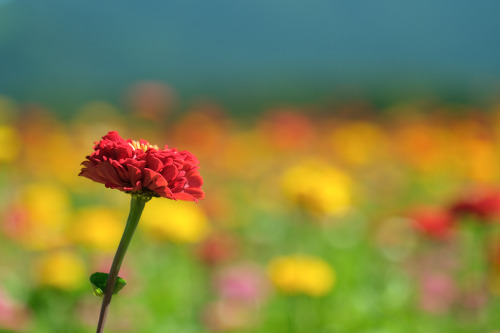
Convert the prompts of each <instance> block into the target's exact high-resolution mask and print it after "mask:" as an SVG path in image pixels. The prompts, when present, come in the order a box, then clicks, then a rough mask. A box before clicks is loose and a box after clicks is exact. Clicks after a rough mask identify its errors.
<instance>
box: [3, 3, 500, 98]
mask: <svg viewBox="0 0 500 333" xmlns="http://www.w3.org/2000/svg"><path fill="white" fill-rule="evenodd" d="M0 1H1V0H0ZM498 13H500V2H498V1H494V0H484V1H478V2H471V1H452V0H434V1H431V0H422V1H401V0H379V1H369V0H350V1H331V0H330V1H327V0H309V1H305V0H302V1H298V0H252V1H246V0H210V1H207V0H182V1H181V0H178V1H169V2H160V1H148V0H146V1H140V2H138V1H128V0H123V1H117V0H110V1H97V0H87V1H77V0H44V1H28V0H10V1H5V0H3V1H1V2H0V73H3V74H1V75H0V93H4V94H7V95H10V96H13V97H15V98H18V99H20V100H35V101H42V102H46V103H49V104H51V103H56V104H57V101H63V100H74V101H75V103H80V102H82V101H84V100H86V99H107V98H110V99H113V98H115V99H116V98H118V95H119V94H120V92H122V91H123V90H124V89H126V87H127V86H129V85H130V84H132V83H133V82H135V81H137V80H160V81H164V82H168V83H170V84H171V85H173V86H174V87H175V88H176V89H178V90H179V92H180V93H181V95H182V94H184V95H186V96H196V95H214V96H215V97H216V98H220V99H224V98H226V97H227V96H229V95H231V94H232V93H234V94H236V95H237V94H240V95H241V94H242V92H244V91H247V92H248V91H252V92H253V94H250V96H254V95H259V94H264V95H265V94H269V95H272V94H276V96H279V95H280V91H282V93H284V92H285V91H287V90H288V91H294V92H298V93H299V94H300V93H301V92H302V93H304V94H308V93H311V92H313V91H315V90H320V91H325V92H326V91H328V90H329V89H334V87H336V86H342V85H354V86H359V87H361V88H363V89H367V90H370V89H374V88H378V87H382V86H383V87H388V88H387V89H392V87H398V89H401V90H405V89H406V90H412V89H416V90H418V89H424V90H425V89H430V90H432V89H433V87H441V86H446V85H449V86H452V87H462V88H464V87H465V89H469V90H474V89H488V87H489V86H492V85H495V84H497V83H498V82H499V80H500V60H499V59H500V20H499V19H498ZM429 87H430V88H429ZM285 95H286V94H285ZM241 96H242V98H244V97H245V95H244V94H243V95H241ZM283 98H284V97H283Z"/></svg>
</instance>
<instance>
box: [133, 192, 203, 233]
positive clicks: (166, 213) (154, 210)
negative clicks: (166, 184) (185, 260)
mask: <svg viewBox="0 0 500 333" xmlns="http://www.w3.org/2000/svg"><path fill="white" fill-rule="evenodd" d="M140 225H141V228H144V229H146V231H147V232H149V233H150V234H151V235H152V236H154V237H157V238H160V239H168V240H171V241H173V242H178V243H196V242H199V241H201V240H203V239H204V238H205V237H206V236H207V234H208V232H209V229H210V227H209V223H208V220H207V217H206V216H205V214H204V213H203V211H202V210H201V209H200V208H199V207H198V206H197V205H196V204H195V203H193V202H187V201H173V200H155V199H153V200H151V201H150V202H148V204H147V206H146V208H145V209H144V212H143V213H142V217H141V223H140Z"/></svg>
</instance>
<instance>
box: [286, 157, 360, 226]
mask: <svg viewBox="0 0 500 333" xmlns="http://www.w3.org/2000/svg"><path fill="white" fill-rule="evenodd" d="M351 185H352V184H351V180H350V178H349V176H348V175H347V174H345V173H343V172H342V171H340V170H338V169H336V168H334V167H333V166H330V165H328V164H326V163H322V162H318V161H309V162H305V163H303V164H301V165H297V166H294V167H292V168H290V169H288V170H286V171H285V172H284V174H283V177H282V186H283V191H284V192H285V195H287V196H288V197H289V198H290V200H291V201H292V202H294V203H296V204H298V205H299V206H301V207H302V208H304V209H306V210H308V211H310V212H311V213H313V214H316V215H320V216H321V215H340V214H342V213H344V212H346V211H347V209H348V208H349V207H350V204H351V192H352V191H351V188H352V186H351Z"/></svg>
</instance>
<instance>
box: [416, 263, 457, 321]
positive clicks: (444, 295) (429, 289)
mask: <svg viewBox="0 0 500 333" xmlns="http://www.w3.org/2000/svg"><path fill="white" fill-rule="evenodd" d="M457 296H458V294H457V287H456V284H455V281H454V280H453V278H452V277H451V276H449V275H447V274H443V273H429V274H427V275H424V276H422V277H421V280H420V286H419V306H420V308H421V309H423V310H425V311H427V312H431V313H443V312H446V311H447V310H448V309H449V308H450V307H451V306H452V305H453V303H454V302H455V300H456V298H457Z"/></svg>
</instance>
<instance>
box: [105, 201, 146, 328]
mask: <svg viewBox="0 0 500 333" xmlns="http://www.w3.org/2000/svg"><path fill="white" fill-rule="evenodd" d="M147 201H148V200H147V199H146V200H145V199H144V198H143V197H139V196H135V195H132V200H131V202H130V213H129V215H128V219H127V225H126V226H125V230H124V231H123V235H122V239H121V241H120V245H118V249H117V250H116V254H115V258H114V259H113V264H112V265H111V269H110V271H109V275H108V280H107V281H106V290H105V291H104V297H103V300H102V305H101V313H100V315H99V322H98V324H97V331H96V333H102V332H103V331H104V323H105V322H106V317H107V315H108V309H109V304H110V303H111V297H112V296H113V291H114V290H115V284H116V279H117V278H118V272H119V271H120V267H121V265H122V262H123V258H124V257H125V253H126V252H127V248H128V246H129V244H130V241H131V240H132V236H133V235H134V232H135V229H136V228H137V224H138V223H139V219H140V218H141V214H142V211H143V209H144V206H145V204H146V202H147Z"/></svg>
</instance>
